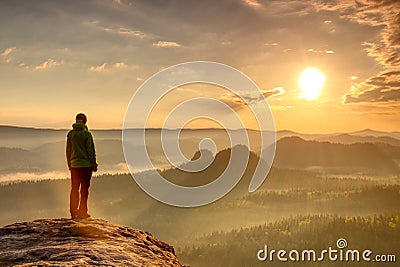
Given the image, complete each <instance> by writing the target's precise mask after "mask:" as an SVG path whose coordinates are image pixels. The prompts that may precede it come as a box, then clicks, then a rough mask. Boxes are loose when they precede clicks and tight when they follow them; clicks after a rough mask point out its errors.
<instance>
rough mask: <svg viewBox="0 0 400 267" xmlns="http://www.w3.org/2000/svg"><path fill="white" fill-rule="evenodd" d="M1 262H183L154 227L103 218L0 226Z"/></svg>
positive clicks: (99, 264) (153, 263)
mask: <svg viewBox="0 0 400 267" xmlns="http://www.w3.org/2000/svg"><path fill="white" fill-rule="evenodd" d="M0 266H182V265H181V264H180V263H179V261H178V259H177V257H176V256H175V252H174V248H173V247H172V246H170V245H168V244H166V243H164V242H162V241H159V240H157V239H156V238H155V237H154V236H152V235H151V234H150V233H147V232H143V231H140V230H137V229H133V228H130V227H127V226H122V225H117V224H112V223H110V222H107V221H105V220H101V219H86V220H70V219H41V220H35V221H32V222H22V223H15V224H12V225H8V226H5V227H3V228H0Z"/></svg>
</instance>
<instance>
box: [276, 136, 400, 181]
mask: <svg viewBox="0 0 400 267" xmlns="http://www.w3.org/2000/svg"><path fill="white" fill-rule="evenodd" d="M399 159H400V147H396V146H391V145H388V144H373V143H353V144H337V143H330V142H318V141H310V140H304V139H302V138H300V137H295V136H294V137H285V138H282V139H280V140H279V141H278V142H277V146H276V153H275V159H274V166H276V167H284V168H292V169H312V168H316V169H321V170H324V169H325V170H329V169H330V170H335V169H337V170H347V171H366V172H372V173H376V174H379V173H381V174H382V173H385V174H387V173H398V172H399V170H400V167H399V164H398V163H397V162H398V160H399Z"/></svg>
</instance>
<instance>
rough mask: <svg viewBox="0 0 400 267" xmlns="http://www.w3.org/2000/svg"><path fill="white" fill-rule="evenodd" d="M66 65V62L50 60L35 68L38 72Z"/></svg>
mask: <svg viewBox="0 0 400 267" xmlns="http://www.w3.org/2000/svg"><path fill="white" fill-rule="evenodd" d="M63 64H64V61H56V60H54V59H52V58H49V59H47V60H45V61H43V62H42V63H40V64H39V65H37V66H35V69H36V70H45V69H51V68H54V67H57V66H61V65H63Z"/></svg>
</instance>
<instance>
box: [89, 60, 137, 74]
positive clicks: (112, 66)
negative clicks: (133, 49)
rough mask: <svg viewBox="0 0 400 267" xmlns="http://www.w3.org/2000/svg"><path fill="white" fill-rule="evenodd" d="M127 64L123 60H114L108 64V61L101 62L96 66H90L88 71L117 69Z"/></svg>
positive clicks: (123, 67) (126, 66)
mask: <svg viewBox="0 0 400 267" xmlns="http://www.w3.org/2000/svg"><path fill="white" fill-rule="evenodd" d="M128 67H129V66H128V65H127V64H126V63H125V62H122V61H121V62H116V63H114V64H108V63H103V64H101V65H98V66H90V67H89V71H92V72H108V71H112V70H118V69H126V68H128Z"/></svg>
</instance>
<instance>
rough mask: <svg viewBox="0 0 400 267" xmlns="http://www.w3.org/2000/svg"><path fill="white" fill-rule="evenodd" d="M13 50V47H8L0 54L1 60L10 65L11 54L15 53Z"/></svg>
mask: <svg viewBox="0 0 400 267" xmlns="http://www.w3.org/2000/svg"><path fill="white" fill-rule="evenodd" d="M15 49H17V48H16V47H15V46H14V47H8V48H6V49H5V50H4V51H3V52H2V53H1V57H2V59H3V60H4V61H5V62H7V63H10V62H11V60H12V59H11V57H10V55H11V53H12V52H14V51H15Z"/></svg>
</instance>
